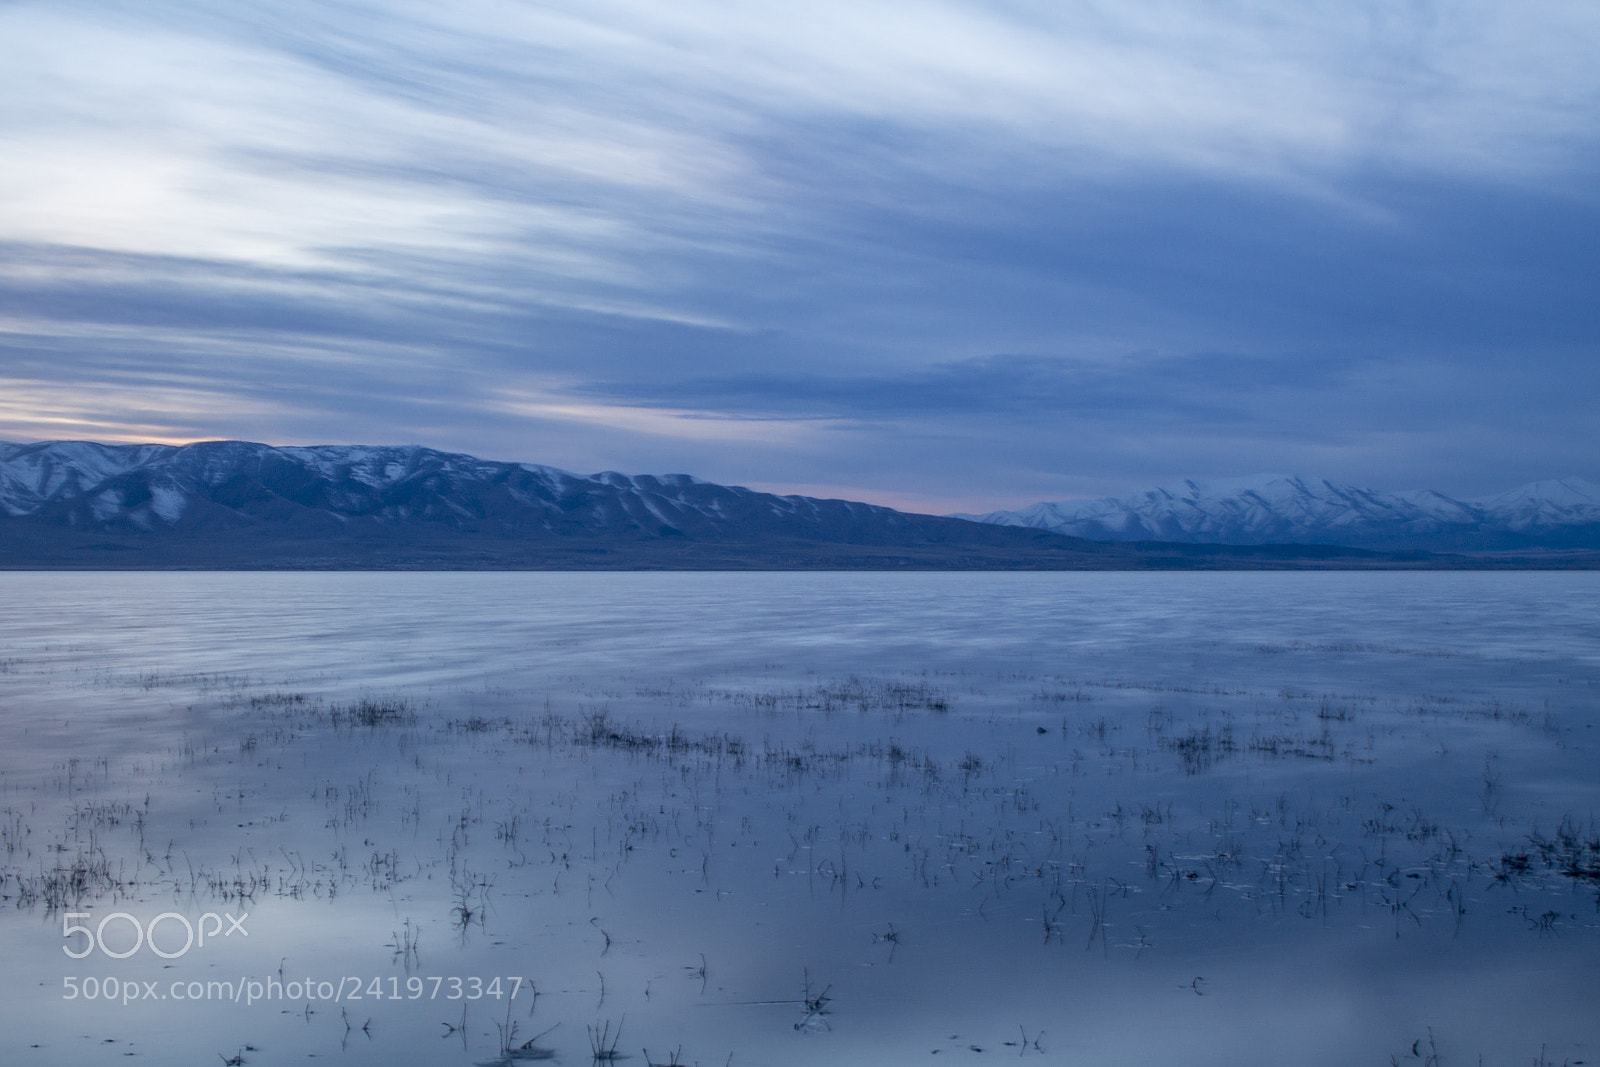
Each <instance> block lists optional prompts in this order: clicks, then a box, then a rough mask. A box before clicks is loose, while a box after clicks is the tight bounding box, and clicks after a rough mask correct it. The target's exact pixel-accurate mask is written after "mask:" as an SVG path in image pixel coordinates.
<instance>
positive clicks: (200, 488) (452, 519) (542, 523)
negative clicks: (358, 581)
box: [0, 441, 911, 536]
mask: <svg viewBox="0 0 1600 1067" xmlns="http://www.w3.org/2000/svg"><path fill="white" fill-rule="evenodd" d="M0 509H3V510H4V512H5V514H6V515H8V516H10V517H12V518H23V517H29V518H36V519H49V520H50V521H53V522H57V523H61V524H65V525H67V526H69V527H77V528H81V529H115V528H130V529H134V530H143V531H156V530H160V529H163V528H172V527H186V526H187V527H192V526H207V527H220V528H248V527H251V526H254V525H257V524H259V523H260V522H263V521H276V522H285V521H288V522H295V523H298V524H302V525H304V524H307V523H309V524H314V525H328V526H330V527H332V526H335V525H337V526H341V527H342V526H348V525H350V524H353V523H354V524H366V525H391V526H392V525H396V524H404V523H417V522H421V523H437V524H443V525H445V526H451V527H456V528H462V529H466V528H471V529H478V530H491V529H500V530H503V531H505V532H515V533H518V534H523V535H534V536H537V535H540V534H544V535H559V534H564V533H574V532H580V531H601V530H604V531H611V532H628V533H640V532H642V533H645V534H648V535H666V536H672V535H674V534H693V535H696V536H718V535H726V534H728V533H730V532H733V528H734V527H736V526H737V527H739V529H740V532H746V531H747V530H748V528H749V527H750V526H752V525H755V526H760V527H773V526H779V525H781V526H785V527H796V526H805V525H808V524H809V525H815V524H819V523H826V524H832V525H835V526H838V525H845V526H848V525H850V524H851V523H860V522H861V521H862V520H868V519H870V520H871V521H873V522H876V523H889V524H894V523H896V522H898V521H900V520H908V519H910V518H911V516H907V515H903V514H902V513H900V512H897V511H894V510H892V509H890V508H882V507H875V506H872V505H869V504H856V503H851V502H848V501H842V500H815V499H811V498H809V497H799V496H774V495H772V494H769V493H757V492H753V491H751V490H749V489H741V488H734V487H728V486H721V485H714V484H712V483H710V482H705V481H701V480H700V479H698V478H693V477H690V476H689V475H686V474H666V475H661V476H651V475H641V476H637V477H630V476H628V475H624V474H617V473H615V472H611V471H607V472H605V473H602V474H594V475H579V474H573V473H570V472H568V471H563V470H558V469H557V468H555V467H545V466H540V465H537V464H529V463H498V462H492V461H488V460H481V459H478V458H476V457H473V456H468V455H461V454H457V453H449V452H437V451H434V450H433V449H429V448H421V447H358V446H339V445H326V446H317V447H309V448H277V447H273V446H271V445H263V444H253V443H250V442H243V441H208V442H203V443H200V444H193V445H185V446H181V447H179V446H170V445H142V444H141V445H102V444H93V443H90V442H85V441H48V442H42V443H38V444H27V445H0Z"/></svg>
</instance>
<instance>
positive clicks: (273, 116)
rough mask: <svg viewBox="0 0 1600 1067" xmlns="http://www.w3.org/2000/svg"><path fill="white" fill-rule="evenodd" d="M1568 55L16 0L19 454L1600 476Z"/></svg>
mask: <svg viewBox="0 0 1600 1067" xmlns="http://www.w3.org/2000/svg"><path fill="white" fill-rule="evenodd" d="M1597 50H1600V8H1596V7H1595V6H1594V5H1592V4H1585V3H1580V2H1554V0H1535V2H1531V3H1527V4H1522V5H1516V6H1507V5H1502V4H1492V3H1488V2H1459V3H1444V2H1418V3H1414V4H1407V5H1394V4H1378V3H1363V2H1357V3H1332V2H1322V0H1316V2H1312V3H1307V4H1300V5H1295V6H1293V7H1289V8H1286V7H1284V6H1282V5H1269V4H1262V3H1244V2H1222V3H1204V4H1202V3H1198V2H1195V0H1157V2H1153V3H1148V4H1140V5H1134V6H1130V5H1127V4H1112V3H1099V2H1076V3H1066V4H1058V5H1025V4H1015V3H1009V2H1005V3H1000V2H997V3H968V2H946V3H927V2H917V3H910V2H908V0H867V2H859V0H857V2H850V3H845V2H842V0H820V2H818V3H814V4H808V5H803V6H795V5H789V4H773V3H742V4H726V3H706V2H701V0H687V2H684V3H678V4H672V5H659V4H645V3H640V2H636V0H599V2H591V3H585V4H581V5H580V4H570V3H521V2H490V0H465V2H463V3H459V4H451V5H442V6H441V5H435V4H423V3H420V2H415V3H414V2H400V0H384V2H378V0H370V2H338V0H335V2H318V3H312V2H310V0H279V2H274V3H250V2H241V3H234V4H228V5H215V4H201V3H191V2H186V0H145V2H141V3H137V4H135V3H127V2H117V0H100V2H94V0H58V2H51V3H44V2H28V0H24V2H13V3H10V4H6V5H3V6H0V94H3V96H4V99H6V100H7V101H8V106H7V108H6V109H4V111H3V112H0V203H3V204H4V205H5V210H4V211H0V345H3V346H4V348H3V349H0V361H3V362H0V377H3V378H6V379H8V380H11V381H12V382H13V387H12V391H11V392H10V394H9V395H8V397H7V399H6V401H5V403H4V404H0V436H6V437H12V438H17V437H35V436H62V435H66V434H68V433H69V431H70V433H71V434H73V435H77V434H81V435H83V436H94V437H100V438H102V439H128V438H134V437H144V436H150V437H156V436H159V437H160V438H161V439H180V438H184V437H185V436H186V435H188V434H191V433H192V434H194V435H196V436H238V437H258V438H264V439H268V440H274V441H284V442H290V441H297V442H305V441H318V440H323V441H332V440H345V439H350V435H352V434H357V433H359V434H360V435H361V437H362V439H365V440H384V441H388V440H417V441H421V442H422V443H432V444H439V445H441V446H444V447H452V448H461V449H466V450H472V451H478V452H480V453H484V454H491V455H495V456H498V457H501V458H517V459H528V460H534V461H540V462H549V463H553V464H556V465H559V466H568V467H573V468H575V469H596V468H597V467H599V466H607V467H615V468H619V469H627V470H638V471H643V470H657V471H659V470H663V469H666V468H677V469H691V470H693V472H694V473H697V474H701V475H702V476H705V477H712V478H718V479H721V480H727V481H737V482H743V483H757V484H762V483H765V484H772V485H778V484H780V483H781V484H792V485H819V486H832V487H837V488H839V490H840V491H841V493H842V492H843V490H845V489H848V488H849V487H851V486H854V487H856V488H855V489H854V490H853V493H854V495H858V496H863V497H872V496H873V495H874V494H875V493H876V494H878V497H877V498H879V499H889V494H898V496H896V497H895V499H917V500H924V501H933V500H939V499H949V500H950V501H952V506H955V505H956V504H958V503H959V504H960V505H961V506H966V507H969V508H970V509H974V510H975V509H976V508H977V506H978V504H980V503H981V504H983V505H984V506H990V505H992V506H999V505H1001V504H1018V503H1025V502H1027V501H1028V500H1030V499H1033V498H1035V497H1037V496H1041V495H1052V494H1054V495H1062V494H1065V493H1068V492H1078V491H1080V489H1081V490H1083V491H1101V490H1107V491H1109V490H1118V489H1121V488H1130V489H1131V488H1137V487H1140V486H1143V485H1145V484H1148V483H1152V482H1155V481H1162V480H1170V479H1171V478H1173V477H1182V476H1197V477H1217V476H1225V475H1228V474H1239V473H1249V472H1253V471H1256V470H1260V469H1264V468H1268V467H1274V465H1275V464H1277V463H1278V461H1279V460H1280V459H1286V458H1287V457H1293V458H1294V459H1295V461H1296V462H1298V463H1303V464H1305V465H1306V466H1304V467H1303V468H1302V469H1305V470H1306V471H1307V472H1308V473H1314V474H1320V475H1326V476H1331V477H1342V478H1367V479H1368V480H1372V481H1374V483H1381V484H1385V485H1389V486H1404V485H1414V484H1438V485H1440V486H1441V487H1443V488H1452V489H1458V490H1461V491H1477V490H1485V491H1487V490H1493V489H1496V488H1500V487H1501V485H1500V484H1499V483H1500V481H1501V480H1516V479H1518V478H1524V477H1526V478H1532V477H1538V476H1544V475H1551V474H1566V473H1576V474H1583V475H1586V476H1589V477H1591V478H1600V470H1596V469H1595V468H1594V466H1593V462H1594V461H1593V459H1592V458H1591V457H1590V456H1589V451H1590V450H1589V449H1588V448H1587V447H1586V446H1585V445H1584V444H1583V443H1582V438H1584V436H1585V435H1586V434H1587V436H1589V437H1592V432H1589V431H1593V430H1596V429H1600V427H1596V426H1594V416H1593V415H1592V413H1591V414H1586V411H1588V410H1589V409H1588V408H1585V406H1584V404H1583V403H1581V401H1582V399H1583V398H1585V397H1588V398H1593V395H1594V394H1593V393H1585V392H1584V390H1586V389H1592V388H1593V386H1594V384H1595V377H1594V373H1593V372H1592V371H1591V370H1590V368H1591V367H1592V365H1593V362H1594V360H1593V355H1594V352H1593V343H1594V340H1595V338H1596V337H1600V310H1597V309H1596V302H1595V301H1594V300H1593V299H1592V292H1593V279H1594V277H1595V276H1596V275H1595V271H1596V258H1597V253H1596V252H1595V249H1596V248H1597V247H1600V197H1597V196H1596V192H1595V190H1596V189H1600V174H1597V169H1600V168H1597V167H1596V161H1597V159H1600V151H1597V150H1600V125H1597V120H1596V116H1597V115H1600V65H1597V64H1595V63H1594V62H1593V56H1594V55H1595V54H1596V52H1597ZM1524 374H1526V375H1531V376H1532V378H1533V381H1532V383H1531V384H1529V383H1528V382H1524V381H1522V380H1521V379H1519V377H1518V376H1519V375H1524ZM1557 381H1564V382H1566V383H1568V384H1567V386H1566V387H1565V388H1564V389H1562V388H1557V387H1555V386H1554V385H1553V384H1551V383H1554V382H1557ZM1507 396H1512V397H1516V398H1517V399H1516V402H1515V404H1507V403H1506V402H1505V400H1504V398H1505V397H1507ZM1591 406H1592V405H1591ZM73 427H79V428H81V429H72V428H73ZM1452 427H1454V429H1452ZM1541 427H1542V428H1550V427H1556V428H1558V429H1556V430H1553V431H1550V432H1544V431H1539V432H1536V430H1537V428H1541ZM54 428H61V429H54ZM1090 438H1093V440H1092V441H1091V440H1089V439H1090ZM1424 439H1425V440H1426V442H1427V444H1426V445H1425V446H1424V445H1419V444H1418V442H1419V441H1422V440H1424ZM1452 441H1453V442H1456V447H1455V448H1454V452H1453V451H1452V445H1451V442H1452ZM1489 441H1493V442H1495V443H1496V448H1498V449H1499V451H1498V452H1496V453H1495V454H1494V455H1493V456H1490V457H1483V456H1479V455H1478V454H1477V451H1478V443H1480V442H1489ZM1452 455H1455V456H1456V457H1457V458H1455V459H1452ZM1469 463H1470V464H1474V465H1475V466H1473V467H1472V469H1470V470H1469V469H1467V465H1468V464H1469ZM1315 464H1322V466H1313V465H1315ZM1196 465H1203V466H1204V468H1205V469H1196ZM1069 468H1070V469H1069ZM1089 468H1093V469H1092V470H1090V469H1089ZM1474 478H1478V479H1483V480H1484V482H1483V484H1478V483H1476V482H1473V479H1474ZM1491 480H1492V482H1491Z"/></svg>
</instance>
